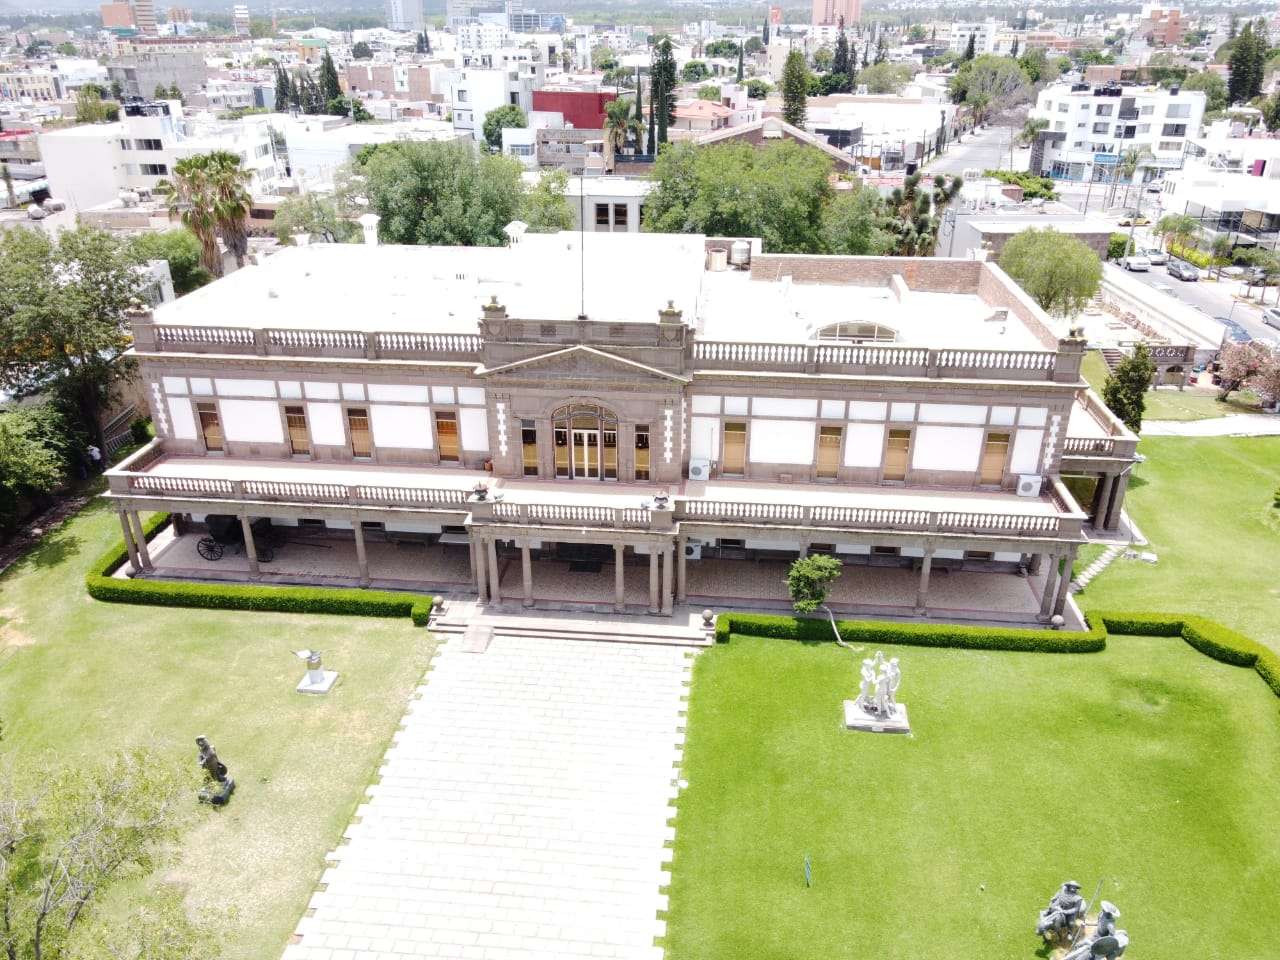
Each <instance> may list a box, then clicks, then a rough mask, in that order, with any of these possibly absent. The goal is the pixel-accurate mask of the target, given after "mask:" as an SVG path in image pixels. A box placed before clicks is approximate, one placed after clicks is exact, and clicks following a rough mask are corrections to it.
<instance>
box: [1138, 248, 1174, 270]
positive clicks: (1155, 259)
mask: <svg viewBox="0 0 1280 960" xmlns="http://www.w3.org/2000/svg"><path fill="white" fill-rule="evenodd" d="M1138 252H1139V253H1140V254H1142V255H1143V256H1144V257H1146V258H1147V259H1148V260H1150V261H1151V265H1152V266H1156V267H1159V266H1163V265H1164V264H1166V263H1168V262H1169V255H1168V254H1167V253H1165V252H1164V251H1163V250H1161V249H1160V248H1159V247H1147V248H1146V249H1145V250H1139V251H1138Z"/></svg>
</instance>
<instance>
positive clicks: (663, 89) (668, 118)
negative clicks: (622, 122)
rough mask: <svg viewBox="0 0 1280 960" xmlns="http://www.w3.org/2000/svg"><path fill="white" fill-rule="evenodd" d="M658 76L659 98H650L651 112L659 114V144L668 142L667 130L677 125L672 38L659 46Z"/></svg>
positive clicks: (664, 38) (665, 38)
mask: <svg viewBox="0 0 1280 960" xmlns="http://www.w3.org/2000/svg"><path fill="white" fill-rule="evenodd" d="M654 70H655V73H656V74H657V75H658V87H657V90H658V96H657V97H652V96H651V97H650V98H649V112H650V113H653V112H654V110H657V113H658V141H657V142H658V143H660V144H662V143H666V142H667V129H668V128H669V127H670V126H671V124H673V123H675V119H676V117H675V113H676V96H675V94H676V57H675V53H674V52H673V51H672V49H671V38H670V37H663V38H662V40H661V42H659V44H658V57H657V61H656V64H655V67H654Z"/></svg>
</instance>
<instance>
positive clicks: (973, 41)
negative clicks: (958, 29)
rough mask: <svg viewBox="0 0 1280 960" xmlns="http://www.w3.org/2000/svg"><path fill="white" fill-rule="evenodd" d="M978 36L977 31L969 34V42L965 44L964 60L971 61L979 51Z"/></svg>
mask: <svg viewBox="0 0 1280 960" xmlns="http://www.w3.org/2000/svg"><path fill="white" fill-rule="evenodd" d="M977 37H978V35H977V34H976V33H971V34H969V42H968V43H966V44H965V45H964V57H963V62H965V63H967V62H969V61H970V60H972V59H973V58H974V55H975V54H976V53H977V52H978V50H977V47H978V44H977Z"/></svg>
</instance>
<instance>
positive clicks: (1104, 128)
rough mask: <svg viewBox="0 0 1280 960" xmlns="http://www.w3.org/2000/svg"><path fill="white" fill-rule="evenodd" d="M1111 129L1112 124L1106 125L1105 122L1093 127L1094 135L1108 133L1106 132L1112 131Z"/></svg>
mask: <svg viewBox="0 0 1280 960" xmlns="http://www.w3.org/2000/svg"><path fill="white" fill-rule="evenodd" d="M1110 129H1111V124H1109V123H1106V122H1103V123H1095V124H1094V125H1093V132H1094V133H1106V132H1107V131H1108V130H1110Z"/></svg>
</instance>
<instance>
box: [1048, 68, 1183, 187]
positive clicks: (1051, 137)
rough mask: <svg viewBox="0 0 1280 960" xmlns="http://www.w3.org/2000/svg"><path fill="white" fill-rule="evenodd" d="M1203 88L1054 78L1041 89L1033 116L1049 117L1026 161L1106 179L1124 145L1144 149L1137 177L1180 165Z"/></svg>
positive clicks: (1067, 176) (1077, 177)
mask: <svg viewBox="0 0 1280 960" xmlns="http://www.w3.org/2000/svg"><path fill="white" fill-rule="evenodd" d="M1204 108H1205V94H1204V93H1202V92H1201V91H1199V90H1189V91H1183V90H1179V89H1178V88H1177V87H1172V88H1170V89H1168V90H1165V89H1162V88H1160V87H1148V86H1136V85H1125V84H1119V83H1107V84H1103V85H1101V86H1092V85H1090V84H1084V83H1077V84H1068V83H1059V84H1054V85H1053V86H1050V87H1047V88H1045V89H1044V90H1042V91H1041V92H1040V96H1039V99H1038V100H1037V101H1036V105H1035V107H1034V109H1032V110H1031V114H1030V115H1031V116H1032V117H1039V118H1041V119H1045V120H1048V121H1049V126H1048V127H1047V128H1046V129H1045V130H1044V131H1042V132H1041V133H1040V135H1039V136H1038V137H1037V140H1036V142H1035V144H1034V145H1033V149H1032V155H1031V168H1032V169H1034V170H1037V171H1039V172H1041V173H1042V174H1043V175H1044V176H1048V177H1053V178H1055V179H1058V180H1073V181H1081V180H1083V181H1090V180H1092V181H1095V182H1105V183H1109V182H1111V181H1112V180H1114V179H1115V178H1116V176H1117V167H1118V165H1119V164H1120V162H1121V159H1122V157H1123V155H1124V154H1125V152H1126V151H1128V150H1139V151H1146V152H1149V153H1150V155H1151V157H1150V161H1149V162H1148V163H1147V164H1146V165H1145V166H1144V167H1143V168H1142V171H1141V177H1142V178H1143V179H1145V180H1151V179H1154V178H1155V177H1157V176H1159V175H1160V173H1161V171H1164V170H1172V169H1175V168H1177V167H1179V166H1181V165H1182V155H1183V150H1184V149H1185V147H1186V145H1187V138H1188V137H1194V136H1197V135H1198V134H1199V131H1200V122H1201V120H1202V119H1203V117H1204Z"/></svg>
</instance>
